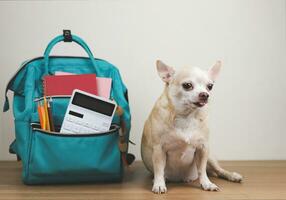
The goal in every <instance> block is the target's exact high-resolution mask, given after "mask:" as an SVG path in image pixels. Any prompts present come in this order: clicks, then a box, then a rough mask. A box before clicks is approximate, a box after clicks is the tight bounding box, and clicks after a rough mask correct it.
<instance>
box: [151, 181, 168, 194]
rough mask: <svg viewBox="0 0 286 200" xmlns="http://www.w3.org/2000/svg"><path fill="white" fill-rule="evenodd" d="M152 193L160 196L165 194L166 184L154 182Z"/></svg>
mask: <svg viewBox="0 0 286 200" xmlns="http://www.w3.org/2000/svg"><path fill="white" fill-rule="evenodd" d="M152 191H153V192H154V193H156V194H162V193H166V192H167V187H166V184H165V183H164V182H162V181H160V182H154V185H153V188H152Z"/></svg>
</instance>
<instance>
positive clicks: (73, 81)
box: [43, 74, 97, 96]
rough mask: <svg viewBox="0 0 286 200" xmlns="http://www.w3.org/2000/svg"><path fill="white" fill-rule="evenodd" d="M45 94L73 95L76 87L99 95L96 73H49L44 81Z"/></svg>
mask: <svg viewBox="0 0 286 200" xmlns="http://www.w3.org/2000/svg"><path fill="white" fill-rule="evenodd" d="M43 88H44V95H45V96H53V95H72V92H73V90H74V89H79V90H83V91H85V92H89V93H91V94H95V95H97V87H96V75H95V74H81V75H69V76H65V75H57V76H52V75H48V76H45V77H44V81H43Z"/></svg>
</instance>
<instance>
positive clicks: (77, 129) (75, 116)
mask: <svg viewBox="0 0 286 200" xmlns="http://www.w3.org/2000/svg"><path fill="white" fill-rule="evenodd" d="M116 107H117V105H116V103H115V101H112V100H109V99H105V98H103V97H99V96H97V95H94V94H90V93H87V92H84V91H81V90H78V89H75V90H74V91H73V93H72V96H71V100H70V102H69V105H68V107H67V111H66V113H65V117H64V120H63V123H62V127H61V130H60V133H63V134H64V133H70V134H72V133H74V134H86V133H100V132H106V131H108V130H109V129H110V126H111V123H112V119H113V116H114V113H115V110H116Z"/></svg>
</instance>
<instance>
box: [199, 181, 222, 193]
mask: <svg viewBox="0 0 286 200" xmlns="http://www.w3.org/2000/svg"><path fill="white" fill-rule="evenodd" d="M201 186H202V188H203V190H206V191H219V187H218V186H216V184H214V183H212V182H205V183H202V184H201Z"/></svg>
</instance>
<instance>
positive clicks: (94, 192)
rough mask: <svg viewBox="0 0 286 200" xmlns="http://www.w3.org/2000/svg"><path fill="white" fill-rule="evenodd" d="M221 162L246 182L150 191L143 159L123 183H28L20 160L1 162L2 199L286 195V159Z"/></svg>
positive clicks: (219, 198) (170, 185)
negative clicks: (214, 189) (213, 188)
mask: <svg viewBox="0 0 286 200" xmlns="http://www.w3.org/2000/svg"><path fill="white" fill-rule="evenodd" d="M221 163H222V165H223V166H224V167H225V168H227V169H229V170H233V171H237V172H239V173H241V174H242V175H244V181H243V183H241V184H239V183H231V182H228V181H225V180H221V179H218V178H214V177H213V178H211V179H212V181H213V182H214V183H216V184H217V185H218V186H219V187H220V188H221V191H219V192H207V191H203V190H201V189H200V187H199V184H198V183H197V182H195V183H192V184H184V183H167V187H168V193H167V194H162V195H156V194H153V193H152V192H151V187H152V177H151V176H150V174H149V173H148V171H147V170H146V169H145V168H144V166H143V164H142V163H141V162H135V163H134V164H133V166H131V167H130V168H129V169H127V170H126V176H125V179H124V181H123V183H119V184H118V183H117V184H84V185H83V184H81V185H50V186H26V185H24V184H22V182H21V165H20V163H19V162H9V161H7V162H6V161H5V162H0V200H2V199H3V200H9V199H27V200H42V199H54V200H57V199H61V200H70V199H78V200H86V199H107V200H109V199H115V200H117V199H118V200H119V199H124V200H133V199H134V200H136V199H176V200H181V199H190V200H197V199H198V200H209V199H210V200H222V199H232V200H238V199H259V200H262V199H286V161H227V162H226V161H225V162H221Z"/></svg>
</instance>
